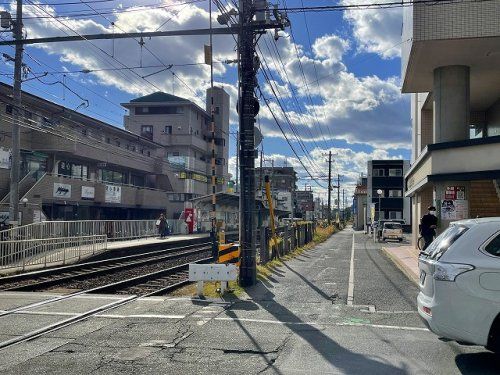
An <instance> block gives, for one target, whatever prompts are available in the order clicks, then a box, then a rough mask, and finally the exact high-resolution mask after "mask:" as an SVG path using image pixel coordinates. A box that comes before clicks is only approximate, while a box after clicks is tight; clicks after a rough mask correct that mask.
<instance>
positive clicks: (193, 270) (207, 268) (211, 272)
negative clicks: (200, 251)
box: [189, 263, 238, 296]
mask: <svg viewBox="0 0 500 375" xmlns="http://www.w3.org/2000/svg"><path fill="white" fill-rule="evenodd" d="M237 278H238V267H237V266H236V265H235V264H196V263H190V264H189V281H197V282H198V286H197V290H198V295H199V296H202V295H203V283H204V282H205V281H220V292H221V294H224V291H225V290H226V288H227V282H228V281H234V280H236V279H237Z"/></svg>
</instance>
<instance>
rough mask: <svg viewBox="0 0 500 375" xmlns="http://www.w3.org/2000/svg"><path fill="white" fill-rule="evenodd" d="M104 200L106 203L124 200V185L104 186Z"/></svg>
mask: <svg viewBox="0 0 500 375" xmlns="http://www.w3.org/2000/svg"><path fill="white" fill-rule="evenodd" d="M104 202H106V203H121V202H122V187H121V186H116V185H105V186H104Z"/></svg>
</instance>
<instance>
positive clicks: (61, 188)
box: [52, 182, 71, 199]
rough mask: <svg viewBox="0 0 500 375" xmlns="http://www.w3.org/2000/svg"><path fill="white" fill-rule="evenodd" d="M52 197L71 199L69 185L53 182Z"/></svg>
mask: <svg viewBox="0 0 500 375" xmlns="http://www.w3.org/2000/svg"><path fill="white" fill-rule="evenodd" d="M52 196H53V197H54V198H61V199H68V198H71V185H68V184H60V183H58V182H54V191H53V194H52Z"/></svg>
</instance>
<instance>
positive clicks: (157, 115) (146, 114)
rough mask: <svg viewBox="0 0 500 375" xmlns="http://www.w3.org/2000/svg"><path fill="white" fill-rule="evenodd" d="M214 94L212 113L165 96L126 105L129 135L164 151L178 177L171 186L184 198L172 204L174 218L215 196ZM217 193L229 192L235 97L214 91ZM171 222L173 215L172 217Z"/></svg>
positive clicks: (173, 97) (222, 90)
mask: <svg viewBox="0 0 500 375" xmlns="http://www.w3.org/2000/svg"><path fill="white" fill-rule="evenodd" d="M211 96H212V91H211V90H210V89H208V90H207V102H206V109H203V108H201V107H199V106H198V105H196V104H195V103H193V102H191V101H189V100H187V99H184V98H181V97H178V96H175V95H171V94H168V93H164V92H156V93H153V94H150V95H146V96H143V97H140V98H136V99H133V100H131V101H130V102H128V103H123V104H122V106H123V107H125V108H126V109H128V114H127V115H125V117H124V125H125V129H127V130H128V131H130V132H132V133H134V134H137V135H140V136H141V137H144V138H147V139H150V140H152V141H153V142H155V143H158V144H160V145H162V146H163V147H164V148H165V150H166V154H165V160H166V161H167V162H168V163H169V164H170V166H171V168H172V169H173V170H174V171H175V173H174V178H172V179H171V180H170V182H171V184H172V190H173V191H174V192H176V193H178V195H177V196H176V199H177V202H171V203H172V213H171V214H172V215H174V216H173V217H172V218H177V217H178V216H176V215H177V214H178V213H179V212H182V210H183V209H184V208H185V207H186V206H187V205H189V204H190V203H189V202H190V201H191V200H192V199H194V198H198V197H201V196H204V195H207V194H211V193H212V189H211V176H212V170H211V159H212V146H211V129H210V107H211ZM213 99H214V120H215V155H216V159H215V163H216V185H217V188H216V191H217V192H222V191H225V186H226V183H227V181H229V173H228V156H229V154H228V152H229V151H228V150H229V144H228V142H229V95H228V94H227V93H226V92H225V91H224V89H222V88H219V87H214V89H213ZM169 217H170V213H169Z"/></svg>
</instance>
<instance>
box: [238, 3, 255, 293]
mask: <svg viewBox="0 0 500 375" xmlns="http://www.w3.org/2000/svg"><path fill="white" fill-rule="evenodd" d="M252 18H253V11H252V0H241V1H240V17H239V26H240V33H239V46H238V52H239V62H240V67H241V69H240V92H239V98H238V102H239V103H238V112H239V113H238V114H239V120H240V134H239V139H240V150H239V152H240V178H241V192H240V246H241V266H240V285H241V286H250V285H253V284H255V281H256V278H257V263H256V248H255V243H256V241H255V240H256V238H255V228H256V226H255V215H254V211H255V145H254V143H255V140H254V124H255V115H256V113H255V101H256V98H255V95H254V89H255V81H256V69H255V68H256V66H255V65H256V64H255V59H256V56H255V44H254V43H255V37H254V33H253V32H252V31H251V30H249V29H248V28H246V27H245V26H248V25H249V24H250V23H251V22H252Z"/></svg>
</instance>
